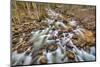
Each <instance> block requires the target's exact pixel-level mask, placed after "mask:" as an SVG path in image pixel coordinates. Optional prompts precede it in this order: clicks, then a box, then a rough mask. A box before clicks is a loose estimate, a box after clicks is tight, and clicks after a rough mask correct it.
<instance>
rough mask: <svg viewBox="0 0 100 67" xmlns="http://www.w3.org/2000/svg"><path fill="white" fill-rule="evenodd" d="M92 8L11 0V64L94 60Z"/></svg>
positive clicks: (93, 11) (94, 24)
mask: <svg viewBox="0 0 100 67" xmlns="http://www.w3.org/2000/svg"><path fill="white" fill-rule="evenodd" d="M95 9H96V8H95V6H89V5H87V6H85V5H70V4H69V5H66V4H50V3H47V4H46V3H34V2H22V1H15V0H14V1H12V8H11V12H12V14H11V18H12V23H11V26H12V27H11V31H12V48H11V49H12V53H13V54H12V61H13V62H12V63H13V64H12V65H31V64H48V63H64V62H79V61H95V55H96V51H95V47H96V45H95V41H96V38H95V35H96V16H95V14H96V13H95ZM20 55H22V56H21V57H20ZM17 56H18V58H17ZM27 60H28V61H29V62H28V61H27Z"/></svg>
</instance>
